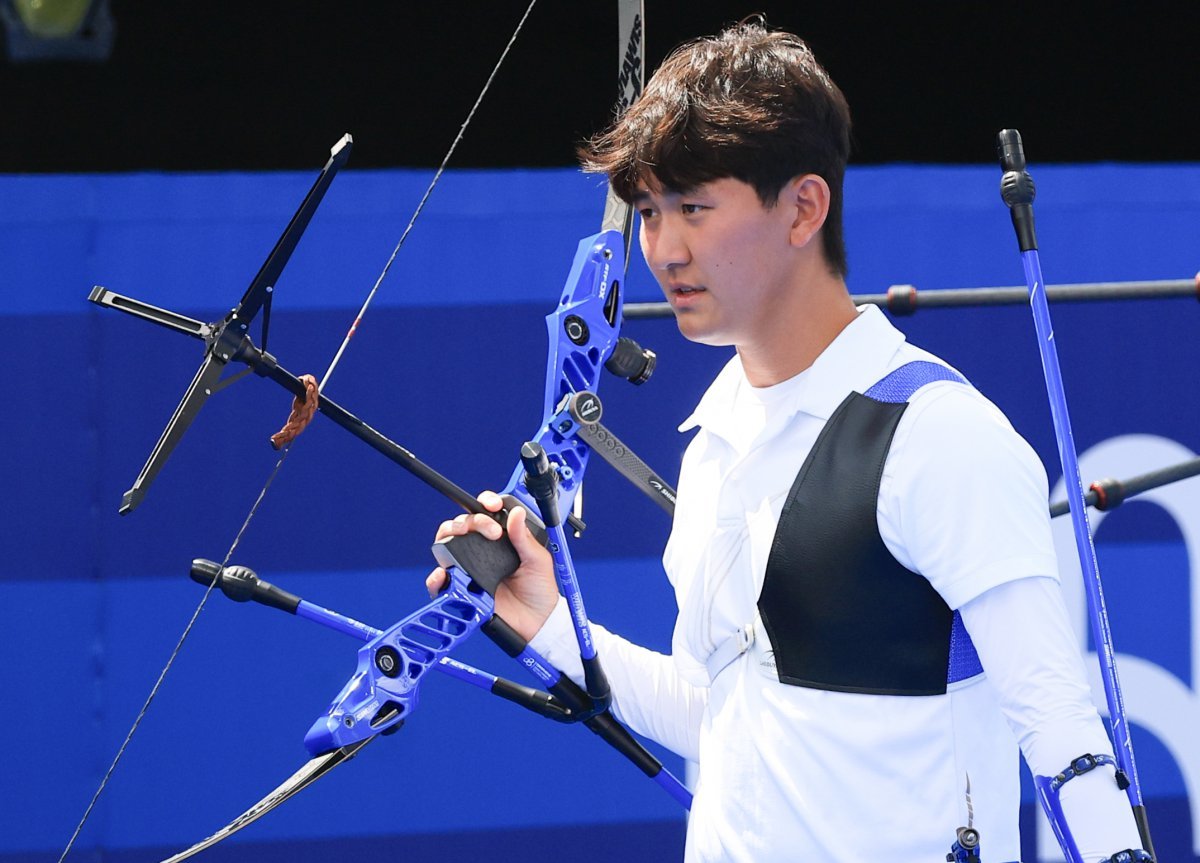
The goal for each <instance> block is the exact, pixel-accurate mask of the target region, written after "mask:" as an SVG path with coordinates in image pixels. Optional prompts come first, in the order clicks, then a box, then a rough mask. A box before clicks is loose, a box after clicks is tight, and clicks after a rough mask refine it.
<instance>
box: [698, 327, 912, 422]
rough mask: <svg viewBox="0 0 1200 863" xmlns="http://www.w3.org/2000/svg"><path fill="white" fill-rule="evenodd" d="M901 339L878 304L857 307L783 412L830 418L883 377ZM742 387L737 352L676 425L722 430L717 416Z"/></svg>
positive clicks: (721, 414) (724, 413) (807, 372)
mask: <svg viewBox="0 0 1200 863" xmlns="http://www.w3.org/2000/svg"><path fill="white" fill-rule="evenodd" d="M904 341H905V337H904V333H902V332H900V331H899V330H898V329H896V328H895V327H893V326H892V324H891V322H890V321H889V320H888V319H887V318H886V317H884V314H883V312H881V311H880V310H879V307H878V306H874V305H864V306H859V308H858V316H857V317H855V319H854V320H853V321H851V322H850V323H849V324H848V325H847V326H846V328H845V329H843V330H842V331H841V332H840V333H838V335H837V338H835V339H834V340H833V341H832V342H831V343H830V344H829V346H828V347H827V348H825V350H824V351H822V352H821V355H820V356H818V357H817V359H816V361H815V362H813V364H812V365H811V366H809V368H808V369H806V370H805V371H803V372H801V374H803V375H804V377H805V382H804V386H802V387H798V388H797V389H796V392H795V395H794V397H793V398H792V400H791V401H790V403H789V404H788V405H787V406H786V407H784V408H783V410H782V411H781V414H782V415H783V416H784V418H790V417H791V416H794V415H795V414H797V413H800V412H803V413H807V414H810V415H812V416H814V417H817V418H818V419H821V420H827V419H829V417H830V416H831V415H832V414H833V412H834V410H836V409H837V406H838V405H840V404H841V403H842V401H843V400H845V398H846V396H847V395H848V394H849V393H850V392H851V391H855V392H863V391H865V390H867V389H869V388H870V387H871V385H872V384H874V383H875V382H876V381H878V380H879V379H880V378H882V377H883V376H884V374H885V373H886V372H887V371H888V368H889V366H890V364H891V361H892V359H893V358H894V357H895V355H896V351H898V350H899V349H900V346H901V345H902V344H904ZM785 383H786V382H785ZM741 386H749V383H748V382H747V381H746V375H745V372H744V371H743V369H742V362H741V359H740V358H739V357H738V356H737V355H736V354H735V355H734V356H733V358H732V359H731V360H730V361H729V362H728V363H726V364H725V367H724V368H723V369H721V372H720V374H718V375H717V377H716V379H715V380H714V381H713V382H712V385H711V386H709V388H708V390H707V391H706V392H705V393H704V395H703V396H702V397H701V399H700V403H699V404H698V405H697V406H696V409H695V410H694V411H693V412H692V414H691V416H689V417H688V418H687V419H686V420H684V421H683V423H682V424H681V425H680V426H679V430H680V431H681V432H685V431H690V430H691V429H693V428H695V427H697V426H703V427H704V428H706V429H708V430H709V431H713V432H714V433H717V434H720V426H721V417H722V416H724V415H726V414H728V412H729V410H730V408H731V407H732V405H733V403H734V398H735V396H736V394H737V391H738V387H741Z"/></svg>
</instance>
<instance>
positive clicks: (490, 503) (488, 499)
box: [477, 491, 504, 512]
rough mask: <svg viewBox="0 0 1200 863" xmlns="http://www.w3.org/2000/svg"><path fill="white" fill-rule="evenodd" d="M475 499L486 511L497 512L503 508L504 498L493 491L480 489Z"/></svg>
mask: <svg viewBox="0 0 1200 863" xmlns="http://www.w3.org/2000/svg"><path fill="white" fill-rule="evenodd" d="M477 499H478V500H479V502H480V503H481V504H483V507H484V509H486V510H487V511H488V512H499V511H500V510H501V509H503V508H504V498H502V497H500V495H498V494H496V493H495V492H494V491H481V492H480V493H479V495H478V496H477Z"/></svg>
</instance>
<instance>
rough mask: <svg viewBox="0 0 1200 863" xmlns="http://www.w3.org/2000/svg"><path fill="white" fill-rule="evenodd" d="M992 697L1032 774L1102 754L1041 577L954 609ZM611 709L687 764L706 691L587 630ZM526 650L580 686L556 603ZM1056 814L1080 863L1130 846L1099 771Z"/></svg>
mask: <svg viewBox="0 0 1200 863" xmlns="http://www.w3.org/2000/svg"><path fill="white" fill-rule="evenodd" d="M960 611H961V613H962V617H963V622H964V623H965V625H966V627H967V631H968V632H969V633H970V634H971V640H972V641H973V642H974V644H975V648H976V650H977V651H978V653H979V657H980V660H981V662H982V663H983V667H984V669H985V670H986V672H987V676H988V679H989V681H990V682H991V684H992V686H993V687H994V689H995V690H996V692H997V694H998V697H999V701H1000V707H1001V710H1002V711H1003V713H1004V716H1005V718H1006V719H1007V721H1008V723H1009V726H1010V727H1011V728H1012V730H1013V733H1014V735H1015V736H1016V738H1017V741H1018V743H1019V744H1020V747H1021V751H1022V753H1023V754H1024V756H1025V759H1026V761H1027V762H1028V763H1029V765H1030V769H1031V770H1032V771H1033V772H1034V773H1035V774H1040V775H1047V776H1050V775H1054V774H1056V773H1058V772H1059V771H1061V770H1062V769H1063V768H1064V767H1066V766H1067V764H1068V763H1070V761H1072V760H1073V759H1075V758H1077V757H1079V756H1080V755H1082V754H1084V753H1092V754H1101V753H1104V754H1110V755H1111V754H1112V745H1111V744H1110V742H1109V740H1108V737H1107V735H1106V734H1105V732H1104V728H1103V725H1102V723H1101V721H1100V719H1099V717H1098V715H1097V713H1096V709H1095V707H1094V706H1093V704H1092V700H1091V695H1090V692H1089V690H1088V688H1087V685H1086V683H1085V681H1086V679H1087V677H1086V674H1085V671H1084V667H1083V662H1082V659H1081V658H1080V656H1079V650H1078V647H1077V646H1076V642H1075V640H1074V636H1073V635H1072V632H1071V628H1070V623H1069V618H1068V616H1067V611H1066V606H1065V604H1064V602H1063V599H1062V592H1061V590H1060V589H1059V586H1058V584H1057V582H1055V581H1054V580H1053V579H1050V578H1045V577H1030V578H1021V579H1017V580H1015V581H1010V582H1007V583H1005V584H1001V585H999V586H997V587H994V588H992V589H991V590H988V591H986V592H985V593H983V594H982V595H980V596H978V597H976V598H975V599H973V600H971V601H970V602H968V603H967V604H966V605H964V606H963V607H962V608H961V609H960ZM592 628H593V633H594V637H595V640H596V645H597V648H598V651H599V655H600V657H601V660H602V662H603V664H604V668H605V671H606V673H607V675H608V679H609V683H610V685H611V687H612V692H613V697H614V710H615V712H616V714H617V716H618V718H619V719H621V721H623V722H624V723H625V724H627V725H628V726H629V727H630V728H631V729H633V731H635V732H636V733H638V734H641V735H643V736H645V737H648V738H650V739H652V740H656V741H658V742H659V743H661V744H662V745H664V746H666V747H667V748H668V749H670V750H671V751H673V752H676V753H678V754H679V755H682V756H683V757H684V758H688V759H693V760H694V759H696V757H697V753H698V748H699V746H698V739H699V729H700V723H701V719H702V717H703V714H704V711H705V709H706V707H707V697H708V690H707V689H706V688H704V687H698V686H694V685H692V684H690V683H688V682H687V681H685V680H684V679H683V678H681V677H680V676H679V674H678V672H677V671H676V669H675V667H674V663H673V660H672V658H671V657H670V656H668V655H665V654H662V653H657V652H655V651H652V650H648V649H646V648H643V647H639V646H638V645H635V644H632V643H631V642H629V641H626V640H625V639H623V638H621V637H620V636H617V635H614V634H612V633H610V632H608V631H607V630H606V629H604V628H603V627H600V626H596V625H594V624H593V627H592ZM532 645H533V647H534V649H535V650H538V651H539V652H540V653H542V654H543V655H544V656H546V658H547V659H549V660H550V661H551V662H552V663H554V664H555V665H556V666H557V667H558V668H560V669H561V670H562V671H563V672H564V673H566V674H567V675H568V676H570V677H571V678H572V679H573V680H575V681H577V682H582V679H583V675H582V666H581V664H580V662H579V651H578V646H577V644H576V641H575V637H574V633H573V630H572V628H571V623H570V614H569V612H568V610H567V608H566V604H565V602H563V601H560V602H559V605H558V607H557V608H556V609H555V612H554V614H553V615H552V616H551V618H550V620H549V621H548V622H547V624H546V626H544V627H543V629H542V631H541V632H539V633H538V635H537V636H536V638H535V639H534V641H533V642H532ZM1061 799H1062V805H1063V811H1064V812H1065V813H1066V816H1067V822H1068V825H1069V826H1070V828H1071V831H1072V833H1073V834H1074V836H1075V840H1076V842H1077V843H1078V845H1079V847H1080V851H1081V852H1082V853H1083V855H1084V859H1085V860H1086V861H1088V863H1095V861H1100V860H1103V859H1104V858H1106V857H1108V856H1110V855H1111V854H1113V853H1115V852H1117V851H1121V850H1124V849H1126V848H1138V847H1140V844H1139V839H1138V834H1137V828H1136V825H1135V824H1134V820H1133V815H1132V812H1131V810H1130V807H1129V803H1128V799H1127V798H1126V795H1125V794H1124V792H1122V791H1120V790H1119V789H1118V788H1117V786H1116V783H1115V781H1114V780H1113V770H1112V768H1111V767H1104V766H1102V767H1100V768H1097V769H1096V770H1094V771H1092V772H1091V773H1088V774H1086V775H1084V776H1082V777H1077V778H1075V779H1072V780H1071V781H1069V782H1067V783H1066V785H1064V786H1063V789H1062V797H1061Z"/></svg>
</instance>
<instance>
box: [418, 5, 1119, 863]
mask: <svg viewBox="0 0 1200 863" xmlns="http://www.w3.org/2000/svg"><path fill="white" fill-rule="evenodd" d="M849 139H850V115H849V109H848V108H847V105H846V102H845V99H844V98H843V96H842V94H841V92H840V91H839V90H838V88H837V87H836V85H835V84H834V83H833V81H832V80H831V79H830V78H829V76H828V74H827V73H826V72H825V70H824V69H822V68H821V66H820V65H819V64H818V63H817V62H816V60H815V59H814V57H813V55H812V53H811V52H810V51H809V49H808V47H807V46H806V45H805V43H804V42H803V41H802V40H800V39H799V38H797V37H796V36H793V35H791V34H787V33H781V32H770V31H768V30H766V29H765V28H764V27H763V26H761V25H760V24H757V23H743V24H740V25H738V26H736V27H733V28H730V29H729V30H727V31H725V32H724V33H722V34H721V35H720V36H718V37H716V38H714V39H704V40H698V41H695V42H692V43H689V44H687V45H684V46H682V47H681V48H679V49H677V50H676V51H675V52H674V53H673V54H672V55H671V57H669V58H668V59H667V61H666V62H665V63H664V64H663V66H662V67H661V68H660V69H659V70H658V72H657V73H656V74H655V75H654V77H653V78H652V80H651V81H650V83H649V85H648V86H647V88H646V90H645V93H644V94H643V95H642V97H641V98H640V100H639V101H638V102H636V103H635V104H634V105H633V106H632V107H631V108H630V109H629V110H628V111H627V112H626V113H625V114H624V115H623V116H622V117H621V118H620V119H619V120H618V121H617V122H616V123H615V124H614V125H613V126H612V127H611V128H610V129H609V130H608V131H606V132H605V133H603V134H601V135H599V136H597V137H596V138H595V139H593V140H592V141H591V142H590V143H589V144H588V145H587V147H586V148H585V149H584V150H583V152H582V156H583V161H584V165H585V167H586V168H588V169H589V170H593V171H599V172H603V173H606V174H607V175H608V177H609V179H610V181H611V182H612V184H613V186H614V188H615V189H616V191H617V192H618V194H620V195H621V197H622V198H624V199H625V200H627V201H629V202H632V203H633V204H634V206H635V207H636V208H637V211H638V213H639V215H640V216H641V235H640V236H641V246H642V251H643V254H644V255H645V258H646V262H647V264H648V265H649V267H650V269H651V271H652V272H653V273H654V275H655V278H656V279H657V280H658V282H659V284H660V286H661V287H662V290H663V292H664V294H665V295H666V297H667V300H668V301H669V303H670V305H671V307H672V309H673V310H674V312H675V316H676V320H677V323H678V325H679V328H680V331H681V332H682V333H683V334H684V335H685V336H686V337H687V338H689V339H691V340H693V341H697V342H700V343H703V344H708V345H713V346H733V347H734V348H735V351H736V352H735V355H734V356H733V358H732V359H731V360H730V361H729V363H728V364H727V365H726V367H725V368H724V369H723V371H722V372H721V373H720V374H719V375H718V376H717V378H716V380H715V381H714V382H713V383H712V385H711V386H710V388H709V389H708V391H707V392H706V393H705V395H704V397H703V398H702V399H701V401H700V404H699V405H698V406H697V408H696V410H695V412H694V413H693V414H692V416H691V417H689V418H688V419H687V420H686V421H685V422H684V424H683V426H682V429H683V430H691V429H697V430H698V431H697V432H696V435H695V437H694V438H693V440H692V441H691V443H690V444H689V446H688V449H687V452H686V454H685V456H684V459H683V464H682V467H681V472H680V480H679V488H678V503H677V506H676V510H675V519H674V525H673V529H672V533H671V538H670V540H669V542H668V544H667V548H666V551H665V553H664V558H663V561H664V566H665V568H666V572H667V575H668V577H669V578H670V580H671V583H672V585H673V587H674V589H675V593H676V599H677V601H678V605H679V617H678V619H677V620H676V624H675V631H674V637H673V652H672V654H671V655H669V656H667V655H662V654H658V653H654V652H651V651H648V650H646V649H644V648H640V647H638V646H636V645H633V644H630V643H629V642H627V641H625V640H623V639H621V638H619V637H618V636H615V635H613V634H611V633H608V632H607V631H605V630H603V629H601V628H599V627H596V628H595V637H596V642H597V646H598V648H599V652H600V654H601V655H602V656H603V657H604V663H605V667H606V670H607V673H608V677H609V682H610V684H611V686H612V691H613V696H614V707H615V710H616V712H617V714H618V715H619V717H620V718H621V719H622V720H623V721H624V722H626V723H627V724H628V725H630V726H631V727H632V728H633V729H634V730H635V731H637V732H639V733H641V734H643V735H646V736H648V737H651V738H654V739H656V740H658V741H659V742H661V743H662V744H664V745H666V746H667V747H668V748H670V749H672V750H674V751H675V752H678V753H680V754H681V755H684V756H685V757H687V758H689V759H691V760H695V761H697V762H698V763H699V765H700V775H699V784H698V787H697V788H696V795H695V801H694V804H693V808H692V811H691V818H690V820H689V824H688V837H687V851H686V859H687V860H688V861H718V860H734V861H747V863H749V861H754V863H762V861H773V860H797V859H820V860H839V861H847V863H850V861H853V863H861V861H866V860H873V861H878V860H884V861H897V863H909V861H912V863H916V861H922V860H940V859H944V856H945V853H946V850H947V848H948V847H949V845H950V843H951V842H953V840H954V836H955V830H956V828H958V827H961V826H965V825H967V824H968V823H969V824H971V825H972V826H973V827H975V828H976V829H978V830H979V831H980V833H981V834H982V837H983V842H984V848H985V852H984V853H985V859H986V860H988V861H996V863H1000V861H1013V860H1016V859H1017V858H1018V856H1019V853H1020V848H1019V836H1018V829H1017V811H1018V805H1019V788H1018V778H1017V753H1016V744H1017V743H1018V742H1019V744H1020V748H1021V751H1022V752H1023V754H1024V756H1025V758H1026V760H1027V761H1028V762H1029V763H1030V765H1031V767H1032V768H1033V770H1034V772H1036V773H1042V774H1045V775H1053V774H1055V773H1057V772H1059V771H1060V770H1062V769H1063V767H1064V766H1065V765H1066V764H1068V763H1070V762H1071V761H1072V760H1073V759H1076V758H1077V757H1078V756H1079V755H1081V754H1082V753H1092V754H1104V753H1108V754H1111V745H1110V743H1109V741H1108V738H1107V735H1106V734H1105V732H1104V728H1103V725H1102V724H1101V722H1100V719H1099V716H1098V715H1097V714H1096V711H1095V709H1094V708H1093V706H1092V703H1091V699H1090V696H1089V693H1088V688H1087V684H1086V682H1085V673H1084V669H1083V665H1082V660H1081V658H1080V656H1079V653H1078V649H1077V647H1076V646H1075V643H1074V640H1073V638H1072V637H1071V635H1070V627H1069V624H1068V622H1067V615H1066V611H1065V607H1064V604H1063V600H1062V597H1061V594H1060V591H1059V587H1058V583H1057V565H1056V562H1055V558H1054V551H1053V545H1052V542H1051V539H1050V531H1049V522H1048V516H1047V512H1046V497H1047V483H1046V475H1045V471H1044V469H1043V467H1042V465H1041V464H1040V462H1039V461H1038V460H1037V458H1036V456H1035V455H1034V453H1033V451H1032V450H1031V449H1030V448H1029V446H1028V445H1027V444H1026V443H1025V442H1024V441H1023V440H1022V439H1021V438H1020V437H1019V436H1018V435H1017V434H1016V432H1014V431H1013V429H1012V427H1011V426H1010V425H1009V423H1008V422H1007V420H1006V419H1005V418H1004V417H1003V415H1002V414H1001V413H1000V412H999V411H998V410H997V409H996V408H995V407H994V406H993V405H992V404H991V403H990V402H988V401H987V400H986V399H985V398H983V396H981V395H980V394H979V393H978V392H977V391H975V390H974V389H973V388H972V387H970V385H969V384H967V383H966V382H965V380H963V378H962V377H961V375H959V374H958V373H957V372H955V371H954V370H953V369H952V368H950V367H949V366H948V365H946V364H945V363H944V362H943V361H941V360H940V359H938V358H936V357H934V356H932V355H930V354H928V353H926V352H924V351H922V350H920V349H918V348H916V347H914V346H912V345H909V344H907V342H906V341H905V339H904V336H903V335H902V334H901V333H900V332H898V331H897V330H896V329H894V328H893V327H892V326H891V325H890V323H888V321H887V320H886V319H885V318H884V317H883V315H882V313H880V312H879V311H878V310H877V309H875V308H874V307H864V308H861V309H856V308H855V307H854V305H853V303H852V302H851V300H850V297H849V294H848V292H847V290H846V285H845V275H846V256H845V250H844V244H843V239H842V226H841V214H842V180H843V175H844V172H845V165H846V161H847V158H848V154H849ZM481 500H483V502H484V503H485V505H486V506H487V507H488V508H489V509H491V510H493V511H494V510H497V509H499V507H500V501H499V498H498V497H496V496H495V495H491V494H489V493H485V494H484V495H483V496H481ZM508 528H509V535H510V538H511V540H512V542H513V545H514V546H515V547H516V549H517V551H518V553H519V554H520V556H521V560H522V565H521V568H520V569H519V570H518V571H517V572H516V573H515V574H514V575H513V576H512V577H510V578H509V579H508V580H507V581H506V582H504V584H502V585H501V587H500V589H499V590H498V592H497V596H496V608H497V613H498V614H500V615H501V616H502V617H504V619H505V620H507V621H508V622H509V623H510V624H512V625H513V626H514V628H516V629H517V631H518V632H519V633H520V634H521V635H522V636H523V637H525V638H526V639H529V640H531V641H532V643H533V646H534V647H535V648H536V649H538V650H539V652H541V653H542V654H544V655H545V656H547V658H549V659H550V660H551V661H552V662H554V663H555V664H556V665H559V667H561V668H563V669H564V670H566V671H568V672H569V673H570V672H571V671H572V669H578V658H577V655H576V653H575V640H574V636H573V634H572V632H571V629H570V625H569V621H568V615H567V612H566V609H565V607H564V605H563V604H562V603H561V602H560V601H559V598H558V592H557V589H556V587H555V582H554V577H553V570H552V565H551V563H550V559H549V556H548V554H547V553H546V552H545V550H544V549H543V548H542V547H541V546H540V545H539V544H538V543H537V542H536V541H534V540H533V539H532V537H531V536H530V535H529V533H528V531H527V530H526V529H525V526H524V514H523V512H521V511H519V510H517V511H514V512H513V513H512V515H511V516H510V518H509V522H508ZM468 531H478V532H481V533H484V534H485V535H486V536H489V537H492V538H496V537H498V536H499V535H500V528H499V527H498V525H496V523H495V522H493V521H491V520H490V519H488V518H487V517H486V516H478V515H472V516H460V517H459V518H457V519H455V520H454V521H451V522H446V523H444V524H443V525H442V526H441V528H440V529H439V531H438V537H439V539H441V538H444V537H447V536H453V535H458V534H462V533H465V532H468ZM444 577H445V575H444V573H443V572H441V571H440V570H435V571H434V573H433V574H431V576H430V579H429V582H428V583H429V586H430V589H431V590H436V589H439V588H440V586H441V584H442V583H443V580H444ZM572 657H574V661H572ZM1062 800H1063V806H1064V809H1065V811H1066V815H1067V820H1068V821H1069V823H1070V829H1071V831H1072V832H1073V834H1074V836H1075V838H1076V841H1077V842H1078V843H1079V845H1080V847H1081V849H1082V850H1083V853H1084V855H1085V859H1087V860H1089V861H1100V860H1105V859H1108V858H1109V857H1111V855H1113V854H1114V853H1115V852H1117V851H1119V850H1122V849H1127V848H1137V847H1138V836H1137V831H1136V828H1135V826H1134V822H1133V818H1132V815H1131V814H1130V811H1129V809H1128V806H1127V804H1126V801H1125V798H1124V795H1123V794H1121V793H1120V791H1119V789H1118V788H1117V786H1116V784H1115V782H1114V781H1113V770H1112V768H1111V767H1109V766H1101V767H1098V768H1096V769H1094V770H1091V771H1090V772H1088V773H1086V774H1085V775H1082V776H1079V777H1077V778H1076V779H1075V780H1074V781H1072V782H1070V783H1068V785H1067V786H1064V789H1063V796H1062Z"/></svg>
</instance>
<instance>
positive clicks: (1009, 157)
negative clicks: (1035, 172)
mask: <svg viewBox="0 0 1200 863" xmlns="http://www.w3.org/2000/svg"><path fill="white" fill-rule="evenodd" d="M996 155H997V156H998V157H999V158H1000V167H1001V168H1003V169H1004V170H1005V171H1024V170H1025V145H1024V144H1023V143H1021V133H1020V132H1018V131H1017V130H1016V129H1001V130H1000V132H999V133H998V134H997V135H996Z"/></svg>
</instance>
